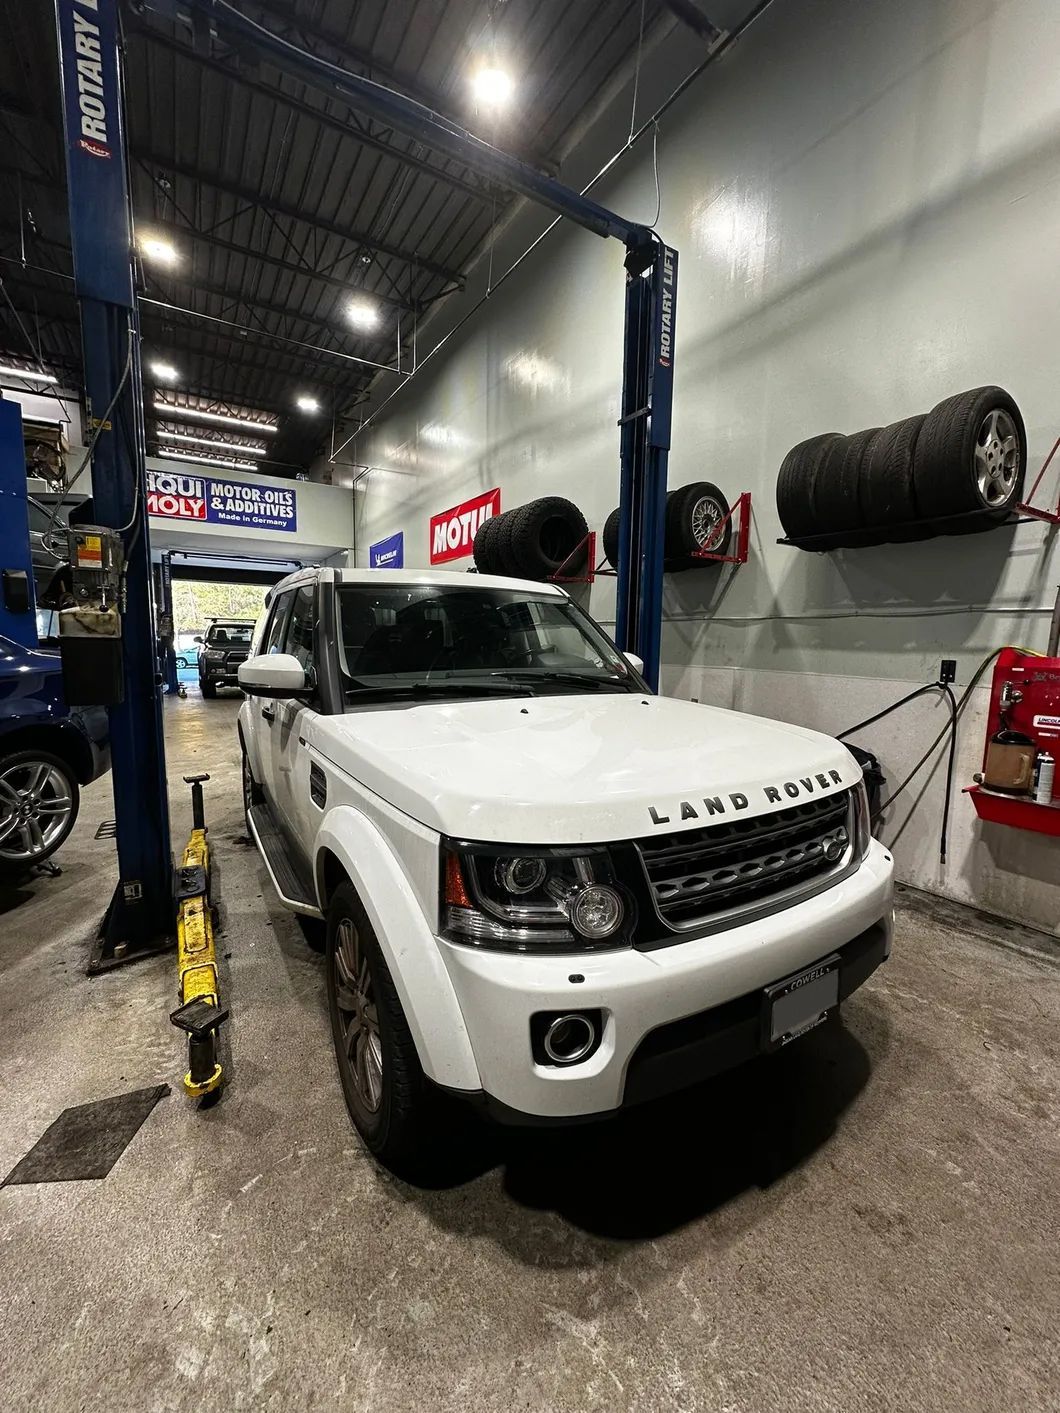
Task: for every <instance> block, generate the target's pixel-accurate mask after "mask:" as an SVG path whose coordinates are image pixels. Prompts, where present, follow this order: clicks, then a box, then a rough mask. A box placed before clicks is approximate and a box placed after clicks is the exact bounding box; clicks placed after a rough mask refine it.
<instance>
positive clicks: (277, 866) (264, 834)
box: [247, 805, 324, 918]
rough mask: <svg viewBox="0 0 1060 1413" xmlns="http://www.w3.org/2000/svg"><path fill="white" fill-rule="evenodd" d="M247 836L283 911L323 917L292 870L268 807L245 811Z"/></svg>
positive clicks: (283, 842) (286, 846)
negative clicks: (248, 823) (257, 854)
mask: <svg viewBox="0 0 1060 1413" xmlns="http://www.w3.org/2000/svg"><path fill="white" fill-rule="evenodd" d="M247 819H248V820H249V822H250V833H251V835H252V837H253V839H254V843H255V844H256V845H257V846H258V853H259V854H260V855H261V857H262V860H263V862H264V864H265V867H266V869H268V873H269V877H270V878H271V879H272V886H273V887H274V888H275V889H276V893H277V896H278V897H279V899H280V902H281V903H282V904H283V905H284V907H285V908H290V909H291V911H292V912H294V913H301V914H302V915H303V917H321V918H322V917H323V916H324V914H323V913H322V912H321V911H320V909H319V908H318V907H317V905H316V903H315V902H314V901H313V898H312V896H311V894H310V892H309V890H308V888H307V887H306V885H305V883H304V882H303V881H302V879H301V877H300V876H299V874H298V873H297V871H296V870H295V868H294V867H293V865H292V863H291V857H290V847H289V845H288V843H287V841H286V839H284V837H283V835H282V834H281V833H280V831H279V830H278V829H277V828H276V825H275V823H274V821H273V818H272V815H271V814H270V813H269V807H268V805H252V806H251V807H250V809H249V811H248V812H247Z"/></svg>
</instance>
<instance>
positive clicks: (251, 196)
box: [0, 148, 464, 309]
mask: <svg viewBox="0 0 1060 1413" xmlns="http://www.w3.org/2000/svg"><path fill="white" fill-rule="evenodd" d="M133 156H134V157H135V158H136V160H137V161H138V162H139V163H141V164H142V166H143V168H144V170H145V173H146V174H147V175H148V176H149V177H151V179H152V180H154V177H155V174H154V173H152V172H150V171H148V169H149V168H152V167H153V168H155V171H156V172H157V171H162V172H164V173H167V174H168V173H170V172H172V173H174V174H175V175H176V176H179V177H185V178H186V179H187V180H188V181H193V182H199V183H201V184H202V185H203V186H208V187H210V188H211V189H212V190H213V191H219V192H222V193H223V194H224V195H226V196H231V197H234V198H235V199H236V200H237V201H242V202H244V203H245V204H246V205H248V206H252V207H254V209H255V210H258V211H265V212H268V213H269V214H270V215H272V216H283V217H285V218H286V219H288V220H291V221H298V222H300V223H301V224H302V225H304V226H308V227H309V228H310V229H312V230H321V231H324V232H325V234H327V235H333V236H337V237H338V238H339V239H340V240H343V241H347V242H348V243H349V244H350V245H352V246H355V247H359V248H361V249H363V250H370V251H373V252H375V253H376V254H378V255H385V256H387V258H389V259H392V260H398V261H401V262H402V263H403V264H406V265H411V266H413V267H415V268H416V269H419V270H423V271H425V272H426V273H428V274H431V275H435V276H437V278H438V279H440V280H445V281H446V282H447V283H448V284H455V285H456V286H457V287H458V288H460V289H463V287H464V276H463V275H462V274H460V272H459V271H457V270H452V269H450V268H449V267H448V266H447V265H439V264H438V263H437V262H435V261H433V260H427V259H424V258H423V257H422V256H419V255H416V254H414V253H413V252H412V251H409V250H402V249H401V248H400V247H399V246H395V245H389V244H388V243H387V242H386V241H379V240H376V239H375V238H374V237H373V236H366V235H362V234H360V232H358V231H352V230H350V229H348V228H347V227H345V226H341V225H339V224H338V222H336V221H325V220H322V219H321V218H319V217H317V216H310V215H308V214H307V213H306V212H305V211H300V210H299V209H298V207H296V206H289V205H286V204H285V203H283V202H281V201H276V200H274V199H273V198H272V197H269V198H268V199H266V198H264V197H262V196H261V194H260V193H259V192H256V191H255V190H254V188H253V187H245V186H240V185H238V184H236V183H232V182H226V181H224V180H223V179H222V178H220V177H214V176H211V175H210V174H209V173H207V172H203V171H200V170H199V169H198V168H197V167H194V166H192V165H191V163H188V162H175V161H173V159H172V158H171V157H162V156H159V155H158V153H155V152H147V151H145V150H143V149H139V148H134V149H133ZM0 176H7V177H11V178H13V179H14V180H16V181H18V180H21V181H22V182H23V183H24V184H25V185H27V186H31V187H36V188H37V190H38V191H50V192H54V193H55V194H56V195H57V196H62V197H63V198H64V199H65V196H66V184H65V183H64V182H61V181H57V180H55V179H54V178H49V177H45V176H44V175H43V174H41V173H39V172H25V171H23V170H22V168H21V167H13V166H10V165H9V164H8V163H4V162H0ZM151 220H152V224H160V223H158V222H156V221H155V220H154V218H153V217H152V218H151ZM173 229H174V230H175V231H176V230H179V231H181V233H182V234H183V233H185V230H186V229H187V233H189V234H195V235H196V236H197V238H198V239H201V240H207V239H210V240H213V239H214V237H213V236H211V235H207V233H205V232H202V231H194V232H193V231H192V230H191V228H184V227H180V226H173ZM241 253H243V254H245V255H253V257H254V258H255V259H257V260H265V261H266V262H272V261H275V260H276V259H277V257H276V256H267V255H264V254H262V253H261V252H259V251H248V250H243V249H242V247H241ZM340 258H345V257H340ZM291 268H293V269H297V270H299V272H300V273H301V274H305V275H308V274H309V273H310V272H309V270H308V269H303V268H302V267H301V266H292V267H291ZM315 278H316V279H319V280H325V281H328V282H333V283H335V284H336V285H343V284H345V288H347V289H348V288H349V284H348V282H343V281H341V280H335V279H333V277H328V276H326V275H324V274H323V273H322V272H319V271H318V272H315ZM370 292H371V291H369V293H370ZM379 298H380V299H381V300H383V301H384V302H385V303H388V304H395V305H398V306H399V307H401V308H403V309H412V308H413V306H412V305H411V304H406V303H404V302H403V301H401V300H397V299H394V298H393V297H392V296H387V295H380V296H379Z"/></svg>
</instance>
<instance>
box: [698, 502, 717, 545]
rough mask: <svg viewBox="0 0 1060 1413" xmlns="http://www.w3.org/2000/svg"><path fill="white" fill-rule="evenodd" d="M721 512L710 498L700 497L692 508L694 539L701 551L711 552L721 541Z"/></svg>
mask: <svg viewBox="0 0 1060 1413" xmlns="http://www.w3.org/2000/svg"><path fill="white" fill-rule="evenodd" d="M721 520H722V516H721V511H720V509H719V508H718V506H717V504H716V502H714V501H713V500H711V498H710V496H700V498H699V500H697V501H696V503H695V505H694V506H693V507H692V538H693V539H694V540H695V542H696V544H697V546H698V547H699V548H700V549H701V550H710V549H714V547H715V546H716V545H717V544H718V543H719V541H720V540H721V534H722V527H721Z"/></svg>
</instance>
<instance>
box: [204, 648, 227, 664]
mask: <svg viewBox="0 0 1060 1413" xmlns="http://www.w3.org/2000/svg"><path fill="white" fill-rule="evenodd" d="M224 660H225V655H224V649H223V648H207V649H206V661H207V662H224Z"/></svg>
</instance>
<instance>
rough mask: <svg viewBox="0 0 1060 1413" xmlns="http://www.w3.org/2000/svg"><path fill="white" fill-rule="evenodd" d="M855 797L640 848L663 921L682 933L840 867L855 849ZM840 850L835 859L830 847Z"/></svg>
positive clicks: (844, 795)
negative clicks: (853, 799)
mask: <svg viewBox="0 0 1060 1413" xmlns="http://www.w3.org/2000/svg"><path fill="white" fill-rule="evenodd" d="M853 829H854V823H853V818H852V815H851V794H850V791H849V790H844V791H842V792H841V793H840V794H837V795H829V796H827V797H823V798H821V799H817V800H807V801H805V802H803V803H801V804H798V805H789V806H786V807H785V808H783V809H780V810H775V811H773V812H772V813H771V814H767V815H758V816H756V817H755V818H752V819H747V820H735V819H734V820H727V821H725V822H724V823H721V824H714V825H707V826H705V827H704V828H702V829H695V830H689V831H686V832H684V833H680V834H669V835H664V836H663V837H662V838H655V839H639V840H637V850H638V852H639V854H640V857H641V861H642V863H643V865H644V869H645V873H646V875H647V879H648V883H649V886H650V888H651V892H652V894H653V896H654V900H655V905H656V908H657V909H658V912H659V914H660V916H661V917H662V918H663V920H664V921H666V922H668V923H670V925H671V926H673V927H677V928H682V927H688V926H693V925H695V924H696V923H697V922H700V921H705V920H710V919H711V918H713V917H715V916H717V915H718V914H721V913H724V914H729V913H732V914H733V915H734V917H735V919H736V920H738V918H739V914H740V912H741V910H745V909H747V910H749V909H751V908H753V907H756V906H760V905H761V904H762V903H763V902H764V901H767V900H768V899H770V898H774V897H780V896H783V895H784V894H786V893H788V892H789V891H791V890H793V889H798V888H800V887H802V886H804V885H805V884H807V883H809V882H812V880H814V879H815V878H825V877H826V876H827V875H828V874H829V873H831V872H834V871H838V870H840V869H841V868H842V867H843V866H844V864H845V862H846V861H848V860H849V858H850V854H851V849H852V847H853ZM831 844H835V845H839V846H840V849H841V852H840V853H839V854H838V855H835V853H834V849H833V857H831V858H829V857H828V855H827V850H828V847H829V845H831Z"/></svg>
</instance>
